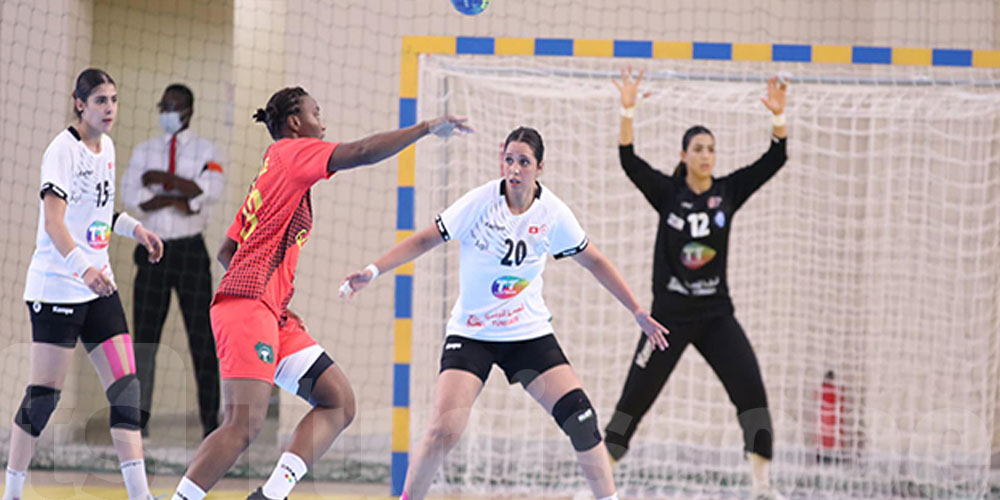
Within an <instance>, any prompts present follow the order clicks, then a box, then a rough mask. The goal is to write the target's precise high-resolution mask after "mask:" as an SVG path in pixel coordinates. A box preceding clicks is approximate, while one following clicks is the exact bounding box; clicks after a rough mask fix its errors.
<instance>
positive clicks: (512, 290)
mask: <svg viewBox="0 0 1000 500" xmlns="http://www.w3.org/2000/svg"><path fill="white" fill-rule="evenodd" d="M530 284H531V282H530V281H528V280H523V279H521V278H518V277H517V276H501V277H499V278H497V279H495V280H494V281H493V286H492V287H491V291H492V292H493V296H494V297H496V298H498V299H509V298H511V297H514V296H516V295H517V294H519V293H521V290H524V289H525V288H527V287H528V285H530Z"/></svg>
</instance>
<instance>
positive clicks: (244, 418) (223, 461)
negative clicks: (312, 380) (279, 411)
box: [184, 379, 271, 491]
mask: <svg viewBox="0 0 1000 500" xmlns="http://www.w3.org/2000/svg"><path fill="white" fill-rule="evenodd" d="M270 397H271V384H270V383H268V382H265V381H263V380H253V379H227V380H223V381H222V400H223V419H222V425H220V426H219V428H218V429H216V430H215V431H214V432H212V433H211V434H209V435H208V437H206V438H205V440H204V441H202V442H201V445H200V446H198V452H197V453H196V454H195V457H194V460H192V461H191V465H190V466H188V469H187V472H185V473H184V477H185V478H186V479H188V480H190V481H191V482H193V483H194V484H196V485H197V486H198V487H199V488H201V490H202V491H208V490H209V489H210V488H211V487H212V486H214V485H215V483H216V482H218V481H219V479H220V478H222V476H223V475H224V474H225V473H226V471H228V470H229V469H230V468H231V467H232V466H233V464H234V463H236V459H237V458H239V456H240V454H241V453H243V451H244V450H246V449H247V447H248V446H250V442H251V441H253V439H254V438H255V437H257V434H259V433H260V430H261V428H262V427H263V426H264V420H265V418H266V417H267V405H268V401H269V400H270Z"/></svg>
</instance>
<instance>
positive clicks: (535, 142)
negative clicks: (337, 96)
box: [503, 127, 545, 163]
mask: <svg viewBox="0 0 1000 500" xmlns="http://www.w3.org/2000/svg"><path fill="white" fill-rule="evenodd" d="M515 141H516V142H523V143H525V144H527V145H528V147H530V148H531V152H532V153H534V154H535V161H537V162H538V163H541V162H542V155H544V154H545V145H544V144H542V134H539V133H538V131H537V130H535V129H533V128H529V127H518V128H516V129H514V130H513V131H512V132H511V133H510V134H508V135H507V140H506V141H503V147H504V149H507V145H508V144H510V143H512V142H515Z"/></svg>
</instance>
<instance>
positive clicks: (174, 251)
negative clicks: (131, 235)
mask: <svg viewBox="0 0 1000 500" xmlns="http://www.w3.org/2000/svg"><path fill="white" fill-rule="evenodd" d="M163 245H164V254H163V259H162V260H161V261H160V262H159V263H158V264H150V263H149V260H147V259H148V256H149V253H148V252H147V251H146V249H145V248H144V247H143V246H142V245H138V246H136V249H135V254H134V257H135V263H136V266H138V272H137V273H136V276H135V289H134V290H133V297H134V302H133V306H134V308H135V368H136V375H137V376H138V378H139V382H140V384H141V388H142V400H141V403H140V408H141V410H142V428H143V430H145V428H146V423H147V422H148V421H149V416H150V409H151V407H152V401H153V387H154V384H155V379H156V351H157V349H158V348H159V347H160V335H161V334H162V333H163V323H164V321H165V320H166V318H167V311H168V310H169V308H170V292H171V290H176V291H177V297H178V298H179V299H180V308H181V314H182V315H183V317H184V327H185V329H186V330H187V337H188V347H189V348H190V350H191V360H192V361H193V362H194V378H195V383H196V384H197V388H198V412H199V415H200V417H201V426H202V430H203V431H204V433H205V434H206V435H207V434H208V433H209V432H211V431H212V430H214V429H215V428H216V427H218V426H219V416H218V415H219V360H218V358H217V357H216V353H215V338H214V337H213V336H212V324H211V320H210V319H209V315H208V309H209V307H210V306H211V304H212V275H211V271H210V261H209V257H208V251H207V250H206V249H205V241H204V240H203V239H202V237H201V235H198V236H192V237H190V238H180V239H175V240H168V241H164V242H163Z"/></svg>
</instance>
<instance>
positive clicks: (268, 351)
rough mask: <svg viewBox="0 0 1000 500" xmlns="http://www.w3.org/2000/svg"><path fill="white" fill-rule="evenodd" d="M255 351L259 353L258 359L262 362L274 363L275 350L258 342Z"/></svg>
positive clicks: (254, 347)
mask: <svg viewBox="0 0 1000 500" xmlns="http://www.w3.org/2000/svg"><path fill="white" fill-rule="evenodd" d="M253 350H254V351H257V357H258V358H260V360H261V361H263V362H265V363H267V364H271V363H274V348H273V347H271V346H269V345H267V344H265V343H263V342H257V345H255V346H253Z"/></svg>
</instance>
